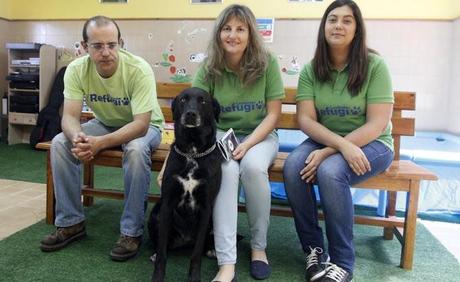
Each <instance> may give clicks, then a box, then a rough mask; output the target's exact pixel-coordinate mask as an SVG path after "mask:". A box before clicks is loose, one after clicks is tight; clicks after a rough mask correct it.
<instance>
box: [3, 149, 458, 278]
mask: <svg viewBox="0 0 460 282" xmlns="http://www.w3.org/2000/svg"><path fill="white" fill-rule="evenodd" d="M44 161H45V152H40V151H34V150H30V147H29V146H28V145H14V146H7V145H5V144H0V178H3V179H12V180H22V181H30V182H38V183H44V182H45V172H46V170H45V169H46V168H45V165H44ZM96 175H97V176H96V186H98V187H116V188H118V189H121V187H122V173H121V170H120V169H114V168H96ZM154 177H155V176H154V175H152V179H154ZM153 186H155V185H153ZM153 189H155V188H153ZM151 206H152V205H151V204H150V205H149V207H151ZM121 211H122V202H121V201H116V200H107V199H97V200H96V202H95V205H94V206H93V207H91V208H88V209H86V214H87V217H88V221H87V223H88V229H87V230H88V237H87V238H86V239H85V240H84V241H82V242H78V243H75V244H73V245H71V246H69V247H68V248H66V249H65V250H62V251H59V252H56V253H42V252H41V251H40V250H39V248H38V246H39V241H40V239H41V238H42V236H43V235H45V234H47V233H50V232H51V231H52V230H53V229H54V228H53V227H52V226H50V225H46V224H45V223H44V221H41V222H39V223H37V224H35V225H32V226H31V227H29V228H27V229H24V230H22V231H20V232H18V233H16V234H14V235H12V236H10V237H8V238H6V239H4V240H2V241H0V253H1V254H2V255H1V256H0V281H148V280H149V277H150V275H151V272H152V264H151V263H150V261H149V259H148V257H149V256H150V254H151V250H150V249H151V245H150V243H149V242H148V238H145V239H144V242H145V244H144V245H143V247H142V251H141V253H140V255H139V256H138V257H136V258H135V259H133V260H131V261H128V262H126V263H115V262H112V261H110V260H109V257H108V253H109V251H110V249H111V247H112V246H113V244H114V242H115V241H116V239H117V237H118V233H119V231H118V229H119V227H118V222H119V217H120V215H121ZM238 222H239V227H238V232H239V233H240V234H242V235H244V236H245V239H244V240H243V241H242V242H241V243H240V244H239V246H238V254H239V259H238V265H237V270H238V277H239V281H253V280H252V279H251V278H250V276H249V269H248V264H249V261H248V259H249V250H250V247H249V239H248V238H249V231H248V227H247V220H246V215H245V214H240V219H239V221H238ZM381 234H382V230H381V228H376V227H369V226H359V225H355V243H356V257H357V258H356V268H355V279H354V281H423V282H427V281H459V279H458V278H459V277H460V265H459V263H458V262H457V260H456V259H455V258H454V257H453V256H452V255H451V254H450V253H449V252H447V250H446V249H445V248H444V247H443V246H442V245H441V244H440V243H439V242H438V241H437V240H436V239H435V238H434V237H433V236H432V235H431V234H430V233H429V232H428V231H427V230H426V229H425V228H424V227H423V226H422V225H420V224H419V225H418V227H417V240H416V251H415V258H414V269H413V270H412V271H405V270H403V269H401V268H399V267H397V265H399V257H400V252H401V247H400V244H399V242H398V241H397V240H392V241H385V240H383V239H382V236H381ZM268 240H269V245H268V249H267V252H268V255H269V258H270V262H271V264H272V266H273V273H272V275H271V277H270V279H269V280H268V281H304V280H303V272H304V257H303V255H302V252H301V250H300V247H299V243H298V239H297V236H296V234H295V230H294V225H293V221H292V218H281V217H272V218H271V227H270V230H269V238H268ZM189 254H190V252H189V251H182V252H174V253H172V254H171V255H170V259H169V263H168V266H167V281H185V280H186V277H187V271H188V265H189V258H188V257H189ZM216 271H217V266H216V261H215V260H210V259H207V258H203V267H202V275H203V281H210V280H211V279H212V278H213V276H214V274H215V273H216Z"/></svg>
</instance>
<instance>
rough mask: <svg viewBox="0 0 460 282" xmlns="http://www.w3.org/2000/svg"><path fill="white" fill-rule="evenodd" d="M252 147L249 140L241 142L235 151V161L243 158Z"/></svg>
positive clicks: (233, 154) (233, 156) (233, 155)
mask: <svg viewBox="0 0 460 282" xmlns="http://www.w3.org/2000/svg"><path fill="white" fill-rule="evenodd" d="M250 148H251V146H250V145H249V144H248V143H247V142H243V143H240V144H239V145H238V147H236V149H235V151H233V153H232V158H233V159H234V160H235V161H238V160H241V159H242V158H243V157H244V155H246V152H247V151H248V150H249V149H250Z"/></svg>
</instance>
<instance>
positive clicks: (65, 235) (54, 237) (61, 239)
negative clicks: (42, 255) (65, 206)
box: [40, 221, 86, 252]
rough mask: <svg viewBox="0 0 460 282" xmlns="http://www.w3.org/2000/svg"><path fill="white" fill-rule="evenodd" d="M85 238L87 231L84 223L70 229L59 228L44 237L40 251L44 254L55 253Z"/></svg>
mask: <svg viewBox="0 0 460 282" xmlns="http://www.w3.org/2000/svg"><path fill="white" fill-rule="evenodd" d="M85 236H86V230H85V222H84V221H82V222H80V223H77V224H75V225H72V226H69V227H58V228H56V231H54V232H53V233H51V234H50V235H46V236H45V237H43V239H42V241H41V245H40V249H41V250H42V251H43V252H54V251H57V250H60V249H62V248H64V247H65V246H67V245H68V244H70V243H72V242H73V241H77V240H80V239H82V238H84V237H85Z"/></svg>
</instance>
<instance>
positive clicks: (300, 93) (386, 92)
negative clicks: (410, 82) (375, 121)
mask: <svg viewBox="0 0 460 282" xmlns="http://www.w3.org/2000/svg"><path fill="white" fill-rule="evenodd" d="M347 79H348V67H345V69H344V70H342V71H340V72H339V71H336V70H331V80H329V81H327V82H324V83H322V82H320V81H318V80H317V79H316V77H315V74H314V72H313V66H312V63H309V64H307V65H306V66H304V68H303V69H302V71H301V73H300V76H299V84H298V86H297V101H302V100H314V103H315V107H316V113H317V116H318V121H319V123H321V124H322V125H324V126H325V127H327V128H328V129H329V130H331V131H333V132H335V133H337V134H339V135H341V136H345V135H347V134H349V133H350V132H352V131H354V130H355V129H357V128H359V127H361V126H362V125H363V124H364V123H365V122H366V108H367V105H368V104H377V103H391V104H392V103H394V97H393V90H392V85H391V77H390V73H389V71H388V67H387V65H386V64H385V62H384V61H383V59H382V58H381V57H380V56H378V55H376V54H373V53H370V54H369V68H368V75H367V78H366V80H365V81H364V84H363V86H362V88H361V91H360V92H359V94H358V95H357V96H354V97H352V96H351V95H350V93H349V91H348V89H347ZM391 129H392V125H391V122H390V123H389V124H388V126H387V128H386V129H385V131H384V132H383V133H382V134H381V135H380V136H379V137H378V138H377V140H378V141H380V142H382V143H384V144H385V145H386V146H388V147H389V148H390V149H392V150H393V137H392V136H391Z"/></svg>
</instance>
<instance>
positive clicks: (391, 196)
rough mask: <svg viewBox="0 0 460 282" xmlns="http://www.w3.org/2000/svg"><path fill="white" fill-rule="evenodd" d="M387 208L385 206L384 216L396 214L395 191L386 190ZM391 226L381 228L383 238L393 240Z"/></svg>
mask: <svg viewBox="0 0 460 282" xmlns="http://www.w3.org/2000/svg"><path fill="white" fill-rule="evenodd" d="M387 193H388V195H387V208H386V217H394V216H396V195H397V194H396V193H397V192H396V191H388V192H387ZM393 237H394V236H393V227H386V228H383V238H384V239H385V240H393Z"/></svg>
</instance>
